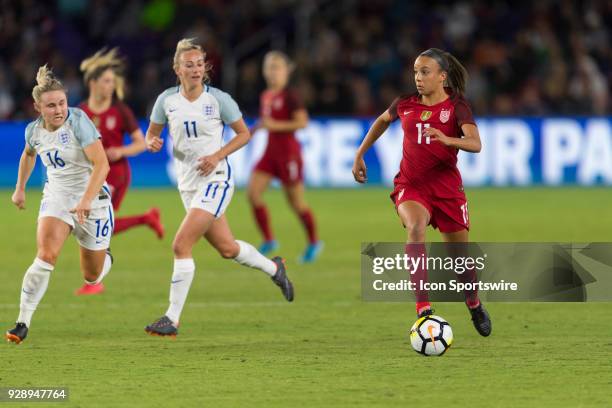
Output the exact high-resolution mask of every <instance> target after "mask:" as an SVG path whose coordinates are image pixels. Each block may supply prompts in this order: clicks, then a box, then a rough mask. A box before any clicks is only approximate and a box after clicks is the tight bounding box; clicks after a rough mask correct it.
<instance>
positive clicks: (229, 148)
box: [198, 118, 251, 176]
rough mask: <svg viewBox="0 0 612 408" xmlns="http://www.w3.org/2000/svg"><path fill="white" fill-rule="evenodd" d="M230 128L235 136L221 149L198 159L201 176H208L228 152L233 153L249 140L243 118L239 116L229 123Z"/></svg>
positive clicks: (249, 135)
mask: <svg viewBox="0 0 612 408" xmlns="http://www.w3.org/2000/svg"><path fill="white" fill-rule="evenodd" d="M229 126H230V127H231V128H232V130H233V131H234V132H235V133H236V136H234V137H233V138H232V140H230V141H229V142H228V144H226V145H225V146H223V147H222V148H221V149H219V150H217V151H216V152H215V153H213V154H211V155H210V156H203V157H200V158H199V159H198V162H199V164H198V169H199V170H200V173H201V174H202V175H203V176H208V175H209V174H210V173H211V172H212V171H213V170H214V169H215V168H216V167H217V164H219V162H220V161H221V160H223V159H225V158H226V157H227V156H229V155H230V154H232V153H234V152H235V151H236V150H238V149H240V148H241V147H243V146H244V145H246V144H247V143H249V140H251V132H249V128H248V127H247V125H246V123H244V119H242V118H240V119H238V120H237V121H235V122H233V123H230V125H229Z"/></svg>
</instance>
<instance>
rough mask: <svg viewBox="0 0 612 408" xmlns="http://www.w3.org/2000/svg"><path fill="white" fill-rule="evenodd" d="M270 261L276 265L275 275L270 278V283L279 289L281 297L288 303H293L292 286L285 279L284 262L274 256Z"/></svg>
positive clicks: (286, 278) (287, 279)
mask: <svg viewBox="0 0 612 408" xmlns="http://www.w3.org/2000/svg"><path fill="white" fill-rule="evenodd" d="M272 261H273V262H274V263H275V264H276V273H275V274H274V276H272V278H271V279H272V281H274V283H275V284H276V286H278V287H279V288H280V289H281V292H283V296H285V299H287V301H289V302H293V285H292V284H291V281H290V280H289V278H288V277H287V270H286V267H285V260H284V259H283V258H281V257H280V256H275V257H274V258H272Z"/></svg>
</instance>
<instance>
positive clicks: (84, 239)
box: [38, 196, 115, 251]
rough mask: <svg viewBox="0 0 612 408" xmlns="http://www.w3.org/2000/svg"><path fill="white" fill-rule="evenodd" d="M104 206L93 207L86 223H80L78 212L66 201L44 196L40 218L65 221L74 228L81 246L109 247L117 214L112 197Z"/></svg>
mask: <svg viewBox="0 0 612 408" xmlns="http://www.w3.org/2000/svg"><path fill="white" fill-rule="evenodd" d="M107 201H108V205H105V206H104V207H98V208H92V209H91V211H90V212H89V217H87V219H86V220H85V223H84V224H82V225H81V224H79V221H78V217H77V216H76V214H73V213H71V212H70V209H69V208H66V205H65V202H60V201H59V200H57V199H56V198H53V197H49V196H43V199H42V201H41V202H40V210H39V212H38V219H39V220H40V219H41V218H43V217H54V218H59V219H60V220H62V221H64V222H65V223H66V224H68V225H69V226H70V227H71V228H72V234H73V235H74V236H75V237H76V239H77V241H78V243H79V245H80V246H82V247H83V248H86V249H90V250H92V251H99V250H103V249H107V248H108V247H109V246H110V240H111V236H112V235H113V228H114V226H115V215H114V212H113V205H112V204H111V201H110V199H108V200H107Z"/></svg>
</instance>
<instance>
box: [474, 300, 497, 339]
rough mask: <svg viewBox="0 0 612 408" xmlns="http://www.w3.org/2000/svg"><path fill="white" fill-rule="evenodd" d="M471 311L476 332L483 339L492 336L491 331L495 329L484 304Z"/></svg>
mask: <svg viewBox="0 0 612 408" xmlns="http://www.w3.org/2000/svg"><path fill="white" fill-rule="evenodd" d="M469 310H470V314H471V315H472V322H473V323H474V327H475V328H476V331H477V332H478V333H479V334H480V335H481V336H483V337H487V336H488V335H489V334H491V330H492V328H493V325H492V324H491V317H490V316H489V313H488V312H487V310H486V309H485V308H484V306H483V305H482V303H481V304H479V305H478V306H477V307H475V308H474V309H469Z"/></svg>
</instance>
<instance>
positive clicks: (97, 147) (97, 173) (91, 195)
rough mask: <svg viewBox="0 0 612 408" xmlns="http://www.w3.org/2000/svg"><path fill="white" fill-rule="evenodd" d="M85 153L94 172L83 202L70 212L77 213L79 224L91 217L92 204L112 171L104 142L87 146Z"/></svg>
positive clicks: (82, 199)
mask: <svg viewBox="0 0 612 408" xmlns="http://www.w3.org/2000/svg"><path fill="white" fill-rule="evenodd" d="M83 151H84V152H85V156H87V159H89V161H90V162H91V164H92V165H93V171H92V172H91V176H90V177H89V183H87V189H86V190H85V193H84V194H83V197H81V200H79V203H78V204H77V205H76V207H74V208H73V209H72V210H70V212H73V213H76V215H77V217H78V219H79V224H83V223H84V222H85V218H87V217H88V216H89V211H90V210H91V202H92V201H93V200H94V199H95V198H96V196H97V195H98V194H99V193H100V190H101V189H102V186H103V185H104V181H106V176H108V172H109V170H110V166H109V164H108V159H107V158H106V153H105V152H104V147H102V142H101V141H100V140H96V141H95V142H93V143H91V144H89V145H87V146H85V147H84V148H83Z"/></svg>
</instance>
